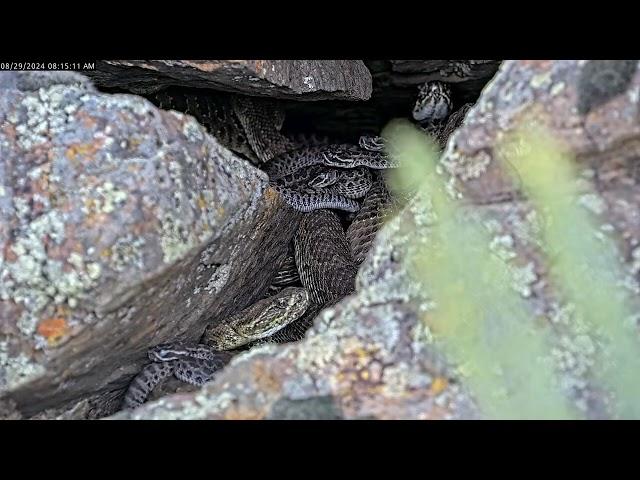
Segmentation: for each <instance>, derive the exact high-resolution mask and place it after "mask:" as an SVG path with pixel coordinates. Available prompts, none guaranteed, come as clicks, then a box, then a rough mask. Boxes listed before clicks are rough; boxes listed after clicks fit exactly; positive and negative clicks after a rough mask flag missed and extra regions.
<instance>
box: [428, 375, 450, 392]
mask: <svg viewBox="0 0 640 480" xmlns="http://www.w3.org/2000/svg"><path fill="white" fill-rule="evenodd" d="M448 386H449V381H448V380H447V379H446V378H444V377H436V378H435V379H434V380H433V382H432V383H431V388H429V393H430V394H431V395H438V394H440V393H442V392H443V391H444V390H445V389H446V388H447V387H448Z"/></svg>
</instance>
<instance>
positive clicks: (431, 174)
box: [383, 121, 640, 419]
mask: <svg viewBox="0 0 640 480" xmlns="http://www.w3.org/2000/svg"><path fill="white" fill-rule="evenodd" d="M531 125H532V124H528V126H527V128H521V129H520V130H518V131H516V132H514V133H513V134H512V135H511V136H509V137H508V138H506V139H505V141H504V144H502V145H501V146H503V147H505V148H501V149H500V148H498V149H496V150H498V151H503V152H508V153H506V154H504V156H503V158H502V159H495V161H502V162H509V164H510V165H509V168H506V169H505V171H508V172H511V173H512V174H515V175H517V178H515V179H514V180H515V181H516V182H517V184H519V185H520V186H521V187H522V190H523V192H524V193H525V195H526V196H527V198H528V200H529V201H531V202H532V205H533V206H534V207H535V208H536V211H538V212H540V213H541V217H542V218H543V222H541V223H542V231H541V239H540V240H541V243H542V245H543V252H544V255H545V256H546V260H547V265H546V266H547V268H549V270H550V276H551V278H550V280H551V283H552V284H553V285H554V288H556V290H557V291H558V295H560V296H561V298H562V299H563V300H564V301H566V302H567V303H568V304H569V305H571V306H572V307H574V313H575V316H576V318H580V319H581V321H582V322H583V323H584V324H585V325H587V327H588V333H589V336H590V337H591V338H592V339H597V341H596V342H595V344H596V345H597V348H596V349H595V350H596V353H595V354H594V355H595V357H596V361H595V362H594V363H595V367H594V368H592V369H591V371H590V372H589V379H590V381H593V382H595V384H596V385H598V387H604V388H605V389H606V390H608V391H609V392H611V393H613V394H614V395H615V400H616V402H615V407H613V408H612V410H614V415H615V416H616V417H620V418H640V390H639V389H640V385H639V384H638V382H636V381H635V378H634V376H635V373H636V372H638V371H640V370H639V369H638V366H639V365H638V363H639V362H640V356H639V355H638V353H639V351H638V344H637V342H638V338H637V332H636V330H635V329H636V327H635V323H634V322H633V321H630V319H632V318H633V311H632V308H631V306H630V305H631V303H630V302H629V297H627V292H628V290H627V289H625V288H623V287H621V286H620V284H621V279H623V278H624V267H623V266H622V264H621V263H620V260H618V257H619V254H618V252H617V246H616V244H615V242H614V241H613V240H612V239H609V238H607V237H605V236H603V235H602V233H601V232H600V231H599V229H598V227H597V226H596V224H595V223H594V221H593V219H592V218H591V217H590V213H589V212H588V211H587V210H586V209H585V208H584V207H582V206H580V205H579V204H578V202H577V201H576V199H577V197H578V194H579V193H580V192H578V191H577V189H576V178H577V177H576V175H577V174H576V172H575V170H574V168H573V165H574V163H573V161H572V159H571V158H570V157H569V156H568V155H566V154H563V153H562V147H561V145H560V144H558V143H556V142H554V141H553V139H552V137H551V136H550V135H549V134H548V133H547V132H545V131H543V130H541V129H539V128H534V127H531ZM383 137H385V138H386V139H387V146H388V152H389V154H390V155H393V156H395V157H397V159H398V160H399V161H400V162H401V164H402V165H403V167H402V168H399V169H397V170H396V171H395V172H394V175H393V176H392V177H390V178H389V180H390V186H391V187H392V189H393V190H395V191H396V193H397V194H403V195H407V194H409V193H410V192H415V191H416V190H417V189H419V190H420V191H421V192H425V193H426V195H419V196H418V197H416V199H415V201H423V202H425V204H424V205H423V207H424V208H425V209H428V210H429V211H430V212H431V214H432V215H434V216H435V218H436V221H435V222H434V223H433V225H432V226H430V228H429V238H428V242H427V244H426V245H427V246H426V247H422V248H420V249H419V253H418V255H417V257H416V258H411V259H408V267H409V268H412V269H414V273H415V274H416V275H418V278H420V279H421V281H423V282H424V284H425V285H427V288H428V295H429V297H430V298H432V299H433V300H434V302H435V304H436V308H435V309H433V310H431V311H430V312H428V314H426V315H425V317H424V321H425V322H426V324H427V325H428V327H429V329H430V330H431V332H432V333H433V336H434V338H435V339H436V342H437V343H438V345H439V346H440V347H441V348H442V349H443V350H444V352H445V353H446V354H447V355H448V356H449V358H450V359H451V360H452V361H453V362H454V363H456V364H457V365H459V367H460V368H459V370H460V371H461V372H462V374H463V375H464V377H465V378H464V379H463V380H464V382H465V384H466V385H468V387H469V388H470V390H471V392H472V393H473V395H474V397H475V398H476V401H477V402H478V404H479V406H480V408H481V410H482V411H483V412H484V414H485V415H486V416H487V417H489V418H501V419H575V418H583V416H584V413H583V412H582V411H581V410H579V409H578V408H576V406H575V405H574V403H573V402H572V401H571V400H570V396H569V395H568V393H567V391H566V390H563V389H562V388H561V387H560V385H561V383H562V378H561V376H562V372H559V371H558V368H557V365H555V364H554V362H553V355H552V352H551V350H552V346H553V345H554V343H553V341H552V340H553V338H552V335H554V333H556V334H557V332H554V331H552V329H551V325H550V324H549V322H548V321H546V320H544V319H543V321H540V320H541V319H536V318H533V316H532V315H531V313H530V310H531V309H530V308H529V307H530V306H529V305H528V304H527V301H526V300H525V299H524V298H523V297H522V296H521V294H520V293H519V292H518V291H517V289H516V288H514V280H513V277H512V275H511V274H510V270H509V265H508V263H507V262H506V261H505V260H503V259H502V258H500V257H499V256H498V255H496V254H495V253H493V252H492V251H491V250H490V248H489V245H490V243H491V236H490V234H489V232H488V231H487V229H486V228H485V227H484V226H483V224H482V223H481V222H480V221H473V219H470V218H469V216H468V215H467V216H465V215H464V214H463V213H464V212H463V209H462V207H461V205H460V204H459V202H458V201H456V200H454V199H453V198H452V196H451V195H449V194H448V193H447V192H446V190H445V183H444V177H443V176H441V175H439V174H438V173H437V172H436V166H437V163H438V157H439V153H438V151H437V148H436V147H435V145H434V144H433V142H432V141H431V139H430V138H429V137H428V136H427V135H425V134H424V133H423V132H421V131H419V130H417V129H416V128H415V127H414V126H413V125H411V124H410V123H408V122H403V121H394V122H391V123H390V124H389V125H388V126H387V128H386V129H385V131H384V132H383ZM506 147H508V148H506Z"/></svg>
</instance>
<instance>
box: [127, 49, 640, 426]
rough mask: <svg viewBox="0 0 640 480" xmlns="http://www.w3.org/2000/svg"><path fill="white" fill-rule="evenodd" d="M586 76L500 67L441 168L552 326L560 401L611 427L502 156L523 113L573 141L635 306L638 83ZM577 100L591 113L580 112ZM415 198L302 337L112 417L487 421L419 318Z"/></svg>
mask: <svg viewBox="0 0 640 480" xmlns="http://www.w3.org/2000/svg"><path fill="white" fill-rule="evenodd" d="M625 68H626V67H625ZM587 73H588V72H587ZM584 74H585V62H579V61H508V62H505V63H504V64H503V65H502V67H501V69H500V71H499V72H498V75H497V76H496V78H495V79H494V80H493V81H492V82H491V83H490V85H489V86H488V87H487V88H486V89H485V90H484V92H483V94H482V96H481V98H480V100H479V102H478V104H477V105H476V106H475V107H474V108H473V109H472V110H471V111H470V113H469V115H468V117H467V121H466V123H465V125H464V126H463V127H461V128H460V129H459V130H458V131H457V132H456V133H455V134H454V135H453V136H452V137H451V138H450V140H449V143H448V147H447V149H446V151H445V153H444V155H443V157H442V159H441V162H442V166H443V167H444V173H445V175H446V176H447V177H448V184H449V187H450V189H451V192H453V193H456V192H457V193H458V194H459V195H460V196H462V197H463V199H465V201H466V207H465V213H468V214H470V215H472V216H474V217H476V218H480V219H483V220H484V222H485V225H486V226H487V227H488V228H489V229H490V231H491V244H490V245H486V248H487V249H494V250H495V251H496V252H497V253H500V256H501V257H502V258H505V259H508V264H509V266H510V268H511V272H512V275H513V285H512V286H513V288H514V289H516V290H517V291H518V292H520V295H521V297H522V299H523V300H524V302H526V304H527V307H528V308H530V310H531V312H535V313H536V314H537V315H538V321H540V322H544V323H546V324H547V325H549V326H551V328H550V330H551V331H552V332H553V334H554V337H553V338H552V340H553V345H554V349H555V354H556V355H555V358H556V361H557V362H558V363H557V364H556V365H555V366H556V368H557V370H558V372H559V373H560V377H561V384H562V388H563V389H564V390H563V392H564V393H565V394H568V397H567V398H570V400H571V402H572V404H573V406H574V407H575V408H576V409H577V411H582V412H583V414H584V415H586V416H587V417H590V418H603V417H612V416H615V414H614V412H612V411H611V410H610V406H611V404H610V403H609V402H608V400H609V398H608V394H607V392H606V391H604V389H603V388H602V385H597V384H594V381H593V379H592V378H591V377H590V375H589V372H590V369H591V368H592V367H591V366H592V365H593V362H594V355H595V352H596V350H595V349H594V348H593V345H594V343H593V341H592V339H588V338H587V335H586V334H584V332H579V329H577V328H576V326H577V325H576V322H575V319H572V318H571V312H570V310H568V309H567V308H566V307H567V305H565V304H563V303H562V302H559V301H558V296H557V294H558V292H557V291H555V292H554V289H553V288H550V284H549V282H547V280H548V279H547V278H546V272H547V267H548V266H547V265H545V264H544V261H543V260H542V259H543V258H544V256H543V255H542V254H541V252H540V245H539V244H538V243H537V241H536V235H535V232H536V231H537V228H538V227H539V225H538V223H537V222H538V218H539V217H538V215H537V214H536V213H537V212H535V211H534V210H533V207H532V206H531V205H530V204H529V203H528V202H524V201H521V200H522V198H521V195H520V194H519V192H518V189H519V185H518V184H516V183H514V182H513V181H512V180H511V177H510V176H509V175H507V173H506V172H505V171H504V170H503V169H502V168H500V166H499V164H498V162H497V155H498V153H497V151H496V150H495V148H496V145H497V144H498V140H499V139H500V138H501V137H502V136H504V135H505V134H506V133H507V132H509V131H511V130H513V128H514V127H515V125H516V121H517V120H518V119H519V118H521V115H522V112H523V111H525V110H526V111H528V112H531V113H532V114H533V115H534V118H536V119H537V121H539V122H544V123H545V124H547V125H548V126H549V127H550V128H551V130H552V132H553V133H554V134H555V135H556V136H557V137H558V138H560V139H561V140H562V141H564V142H565V143H566V145H568V146H569V149H570V151H571V152H572V153H574V154H576V155H577V159H578V164H579V166H580V168H581V169H582V178H584V179H587V180H588V179H594V178H595V179H599V182H598V183H597V185H596V187H597V188H596V191H595V192H593V191H591V190H588V191H587V190H585V195H584V197H583V198H581V199H580V204H581V205H583V207H584V208H586V209H588V210H590V211H592V212H593V213H594V214H596V215H597V217H598V218H599V219H600V220H601V224H600V225H601V226H602V227H603V229H604V230H606V231H607V232H610V233H611V234H612V235H614V236H615V237H617V238H618V239H619V240H620V244H621V246H622V249H623V256H624V258H625V261H626V262H627V266H628V268H629V271H628V274H629V276H628V278H621V279H620V281H621V284H624V285H626V287H621V288H629V289H630V290H631V291H632V292H634V295H635V296H636V299H637V298H638V286H637V279H636V278H635V277H636V276H637V272H638V262H637V258H638V244H639V242H640V222H639V221H638V215H637V205H638V201H639V200H640V195H639V194H640V189H639V187H638V178H637V175H636V174H635V172H636V167H635V165H636V159H637V157H638V154H639V153H640V152H638V145H640V142H639V141H638V140H640V125H639V123H638V120H637V119H638V115H639V113H640V112H639V111H638V109H639V105H638V100H637V99H638V92H640V75H638V73H637V72H636V73H633V74H631V75H628V82H627V83H625V87H624V88H618V87H619V85H616V87H615V88H616V89H615V91H606V86H604V87H603V86H601V87H602V88H591V87H590V86H589V85H591V84H592V83H593V82H597V81H598V79H597V78H595V79H591V80H589V79H588V78H587V79H586V80H585V75H584ZM594 76H595V77H598V72H597V69H596V72H595V73H594ZM602 78H611V77H610V76H608V77H607V76H606V75H604V76H602ZM592 80H593V81H592ZM585 95H587V96H589V95H598V96H599V97H598V99H597V101H595V100H588V99H585ZM580 105H589V106H592V107H593V108H591V109H590V111H587V112H582V113H581V110H582V108H579V106H580ZM419 198H420V197H417V198H416V199H414V200H413V201H411V202H410V203H409V204H408V205H407V207H406V208H405V209H404V210H403V211H402V212H401V213H400V214H399V215H398V216H397V217H395V218H394V219H393V220H392V221H391V222H390V223H389V224H388V225H386V226H385V228H384V229H383V230H382V231H381V233H380V234H379V236H378V238H377V239H376V243H375V245H374V248H373V250H372V251H371V252H370V254H369V256H368V258H367V260H365V262H364V264H363V265H362V267H361V268H360V271H359V274H358V279H357V290H356V293H355V294H354V295H352V296H350V297H348V298H346V299H344V300H343V301H342V302H340V303H339V304H338V305H336V306H335V307H333V308H331V309H329V310H326V311H324V312H323V313H321V314H320V316H319V318H318V319H317V321H316V324H315V326H314V327H313V328H312V330H311V331H310V332H309V333H308V334H307V336H306V338H305V339H304V340H303V341H301V342H300V343H298V344H293V345H286V346H273V345H265V346H262V347H259V348H256V349H254V350H252V351H250V352H248V353H246V354H244V355H241V356H239V357H236V358H235V359H234V360H233V361H232V363H231V364H230V365H229V366H228V367H227V368H226V369H225V370H224V371H223V372H222V373H221V375H220V376H219V377H218V378H217V379H216V380H214V381H213V382H211V383H209V384H207V385H205V386H204V387H203V388H202V389H200V390H199V391H197V392H194V393H188V394H184V395H180V396H173V397H165V398H163V399H160V400H158V401H156V402H153V403H149V404H146V405H143V406H142V407H140V408H138V409H137V410H135V411H133V412H131V411H128V412H122V413H120V414H119V415H117V416H116V417H115V418H135V419H138V418H141V419H157V418H211V419H219V418H227V419H230V418H252V419H256V418H259V419H262V418H285V417H286V418H292V417H294V416H296V415H298V413H296V412H299V411H300V408H301V406H302V405H304V406H305V413H304V415H305V416H307V417H308V418H319V417H323V416H324V417H327V416H332V417H335V416H336V415H338V416H341V417H343V418H363V417H366V418H370V417H374V418H414V419H420V418H477V417H480V418H482V417H483V412H482V411H480V410H479V408H478V407H477V405H476V403H475V402H474V400H473V397H472V395H471V392H469V391H468V387H467V386H466V385H465V382H464V377H462V376H460V375H459V371H458V370H457V369H454V368H452V366H449V365H448V363H447V362H446V359H444V358H443V357H442V356H441V355H440V354H439V353H438V350H437V348H436V347H435V345H434V344H433V343H432V341H431V334H430V332H429V331H428V329H426V328H425V327H424V326H423V324H422V322H420V321H419V319H420V318H421V317H422V316H423V314H424V313H425V312H429V311H430V310H432V309H433V308H434V305H433V303H432V302H430V301H429V295H428V287H427V286H426V285H424V284H422V283H420V281H419V279H418V278H415V277H413V276H412V274H411V273H410V272H409V271H408V270H407V269H406V268H405V264H404V261H405V259H406V258H408V256H409V255H410V254H411V253H412V250H413V249H415V248H417V247H419V246H420V245H421V244H425V243H426V242H428V239H429V234H430V231H431V228H430V226H431V225H433V223H432V222H433V216H432V214H431V212H430V211H429V210H428V209H427V207H426V205H427V203H426V202H421V201H418V200H419ZM496 248H497V250H496ZM461 254H464V253H463V252H461Z"/></svg>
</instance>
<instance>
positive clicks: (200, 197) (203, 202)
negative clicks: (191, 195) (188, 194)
mask: <svg viewBox="0 0 640 480" xmlns="http://www.w3.org/2000/svg"><path fill="white" fill-rule="evenodd" d="M198 208H199V209H200V210H204V209H205V208H207V202H206V200H205V199H204V196H203V195H198Z"/></svg>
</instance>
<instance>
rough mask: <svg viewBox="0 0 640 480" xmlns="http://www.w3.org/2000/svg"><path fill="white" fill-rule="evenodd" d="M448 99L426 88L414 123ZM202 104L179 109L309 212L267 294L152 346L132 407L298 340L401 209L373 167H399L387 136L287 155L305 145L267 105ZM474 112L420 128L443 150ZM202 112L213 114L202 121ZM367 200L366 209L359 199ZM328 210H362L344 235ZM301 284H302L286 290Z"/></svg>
mask: <svg viewBox="0 0 640 480" xmlns="http://www.w3.org/2000/svg"><path fill="white" fill-rule="evenodd" d="M448 95H449V90H448V88H446V86H444V87H443V86H442V85H439V84H434V83H433V82H429V83H427V84H425V85H424V86H423V87H421V89H420V92H419V96H418V100H417V102H416V106H415V108H414V110H413V114H414V117H415V118H416V119H417V120H424V119H429V118H432V119H436V118H437V119H438V120H442V119H444V118H446V116H447V115H448V113H449V110H450V109H451V101H450V98H449V96H448ZM197 102H198V96H197V95H195V94H194V97H186V103H187V105H186V106H187V108H191V109H192V110H191V111H189V110H184V109H182V110H183V111H187V113H190V112H195V111H196V110H199V113H198V115H194V116H196V118H198V119H199V120H200V121H202V118H206V119H207V120H206V121H202V123H204V124H205V126H207V127H208V128H209V129H210V130H211V131H212V132H214V134H215V135H216V136H217V137H218V138H219V139H220V140H221V143H223V144H224V143H225V142H226V143H227V144H232V145H233V148H232V149H233V150H235V151H238V152H240V153H242V154H244V155H246V156H247V157H249V158H253V159H254V160H258V161H261V162H265V163H266V162H269V163H267V164H266V168H265V170H266V171H267V173H268V174H269V177H270V180H271V183H270V186H271V188H273V189H274V190H276V191H278V192H279V193H280V194H282V195H283V197H284V198H285V200H287V202H288V203H289V204H290V205H292V206H294V208H295V209H297V210H300V211H303V212H309V213H307V214H306V215H305V217H304V218H303V220H302V221H301V223H300V226H299V228H298V231H297V233H296V235H295V237H294V242H293V243H294V245H295V248H294V252H290V253H294V256H292V255H289V257H288V258H286V259H285V261H284V262H283V264H282V266H281V268H280V270H279V272H278V274H277V275H276V277H275V278H274V282H273V285H272V287H271V288H272V290H270V292H269V294H268V295H269V296H267V297H265V298H264V299H262V300H260V301H258V302H256V303H255V304H253V305H251V306H250V307H248V308H247V309H245V310H243V311H241V312H239V313H238V314H236V315H234V316H232V317H231V318H229V319H227V320H226V321H224V322H222V323H217V324H215V325H211V326H209V327H207V329H206V330H205V333H204V335H203V338H202V340H201V341H202V343H201V344H199V345H197V346H184V345H171V344H168V345H161V346H158V347H154V348H153V349H151V350H150V352H149V358H150V359H151V360H152V363H150V364H149V365H147V366H146V367H144V369H143V370H142V371H141V373H140V374H139V375H138V376H136V377H135V379H134V380H133V382H132V383H131V386H130V388H129V390H128V392H127V394H126V396H125V402H124V405H125V407H127V408H133V407H135V406H138V405H140V404H141V403H143V402H144V401H145V399H146V398H147V396H148V394H149V393H150V392H151V390H152V389H153V388H154V387H155V386H156V385H157V384H158V383H159V382H160V381H162V380H163V379H164V378H166V377H168V376H170V375H172V374H173V375H175V376H176V377H177V378H179V379H180V380H183V381H185V382H188V383H192V384H196V385H201V384H203V383H205V382H207V381H209V380H210V379H211V378H213V376H214V375H215V372H216V371H217V370H219V369H220V368H222V367H223V366H224V365H226V363H228V361H229V360H230V358H231V357H232V355H233V354H232V353H231V352H225V351H223V350H230V349H234V348H238V347H241V346H243V345H246V344H259V343H264V342H265V341H274V342H279V343H281V342H289V341H295V340H299V339H301V338H302V337H303V336H304V334H305V332H306V331H307V329H308V328H309V326H310V325H311V324H312V323H313V321H314V319H315V318H316V316H317V314H318V313H319V312H320V310H322V309H323V308H326V307H328V306H331V305H333V304H335V303H337V302H338V301H339V300H340V299H342V298H343V297H344V296H346V295H349V294H350V293H352V292H353V291H354V289H355V277H356V273H357V267H358V265H359V264H360V263H361V262H362V261H363V260H364V258H365V256H366V254H367V252H368V250H369V249H370V247H371V244H372V242H373V240H374V238H375V235H376V233H377V231H378V230H379V228H380V226H381V225H382V223H383V222H384V221H385V220H386V218H388V216H389V215H390V214H391V212H392V210H393V208H394V207H395V206H396V205H397V203H396V201H395V200H394V199H393V198H392V197H391V195H390V194H389V192H388V190H387V188H386V186H385V182H384V178H383V176H382V174H381V172H379V171H376V170H381V169H386V168H393V167H396V166H397V165H396V164H394V163H393V161H392V160H391V159H390V158H389V157H388V156H387V155H386V154H385V153H384V152H383V150H384V141H383V139H382V138H381V137H367V136H363V137H361V139H360V146H355V145H348V144H326V143H325V142H324V140H323V139H320V140H318V141H317V143H316V144H314V145H311V146H306V147H303V148H298V149H297V150H291V149H292V148H296V147H298V146H299V142H298V143H297V142H295V141H292V140H288V139H285V140H283V138H284V137H283V136H282V135H281V134H280V132H279V130H280V127H281V126H282V120H283V117H282V118H281V117H279V114H278V113H277V110H276V109H275V108H274V107H273V106H272V105H271V104H270V103H269V102H264V103H259V105H258V107H256V104H255V102H254V100H253V99H252V100H249V99H241V100H230V101H229V100H227V102H228V103H227V106H226V107H224V108H216V109H214V110H212V107H211V104H210V103H205V104H203V103H202V102H201V103H197ZM173 105H175V102H174V103H173ZM203 105H205V107H204V109H203ZM161 106H162V105H161ZM173 108H175V107H173ZM468 108H469V105H465V106H463V107H462V108H461V109H459V110H458V111H456V112H455V113H454V114H452V115H451V116H450V117H449V119H448V121H438V122H432V123H431V124H429V125H427V126H426V127H425V126H424V125H423V128H425V129H426V131H428V132H430V133H432V134H435V137H436V140H437V141H438V142H439V143H440V144H441V146H444V144H445V143H446V139H447V138H448V136H449V135H450V134H451V133H452V132H453V131H454V130H455V129H456V128H457V127H458V126H459V125H460V124H461V123H462V121H463V119H464V116H465V115H466V113H467V111H468ZM203 111H205V112H207V113H206V115H204V116H203V114H202V112H203ZM199 117H200V118H199ZM248 119H253V121H248ZM263 124H265V125H269V124H270V125H271V126H267V127H264V126H263ZM234 131H235V132H236V133H232V132H234ZM238 132H239V133H238ZM434 132H435V133H434ZM234 135H235V136H234ZM303 142H304V140H303ZM230 148H231V147H230ZM245 150H248V151H250V153H246V152H245ZM371 169H373V170H374V171H375V172H372V171H371ZM362 197H364V200H363V201H362V206H361V207H360V204H359V203H358V202H357V201H356V199H360V198H362ZM327 208H337V209H341V210H346V211H348V212H358V213H357V215H355V217H354V219H353V221H352V222H351V224H350V225H349V227H348V229H347V232H346V233H345V231H344V229H343V227H342V225H341V223H340V220H339V218H338V216H337V215H336V214H335V213H334V212H332V211H330V210H327ZM294 258H295V263H294ZM297 281H300V282H301V283H302V287H303V288H299V287H287V288H284V289H282V290H280V289H281V288H282V287H283V286H287V285H291V284H293V283H295V282H297Z"/></svg>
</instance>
